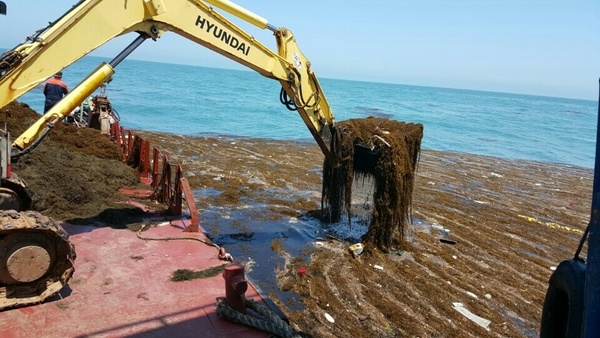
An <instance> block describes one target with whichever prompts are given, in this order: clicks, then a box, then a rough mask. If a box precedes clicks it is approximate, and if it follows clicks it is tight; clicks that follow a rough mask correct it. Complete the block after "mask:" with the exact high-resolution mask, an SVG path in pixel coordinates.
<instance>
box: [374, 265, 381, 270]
mask: <svg viewBox="0 0 600 338" xmlns="http://www.w3.org/2000/svg"><path fill="white" fill-rule="evenodd" d="M373 267H374V268H375V269H377V270H383V266H381V265H373Z"/></svg>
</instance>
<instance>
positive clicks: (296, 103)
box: [0, 0, 334, 309]
mask: <svg viewBox="0 0 600 338" xmlns="http://www.w3.org/2000/svg"><path fill="white" fill-rule="evenodd" d="M0 8H3V10H4V12H5V11H6V8H5V6H4V7H1V6H0ZM219 10H223V11H226V12H228V13H230V14H232V15H234V16H236V17H238V18H241V19H243V20H245V21H247V22H249V23H251V24H253V25H255V26H257V27H259V28H260V29H268V30H270V31H272V32H273V35H274V36H275V40H276V43H277V51H276V52H274V51H271V50H270V49H269V48H267V47H265V46H264V45H262V44H261V43H260V42H259V41H257V40H255V39H254V38H253V37H252V36H251V35H249V34H248V33H246V32H245V31H244V30H242V29H240V28H239V27H238V26H236V25H234V24H233V23H232V22H230V21H229V20H228V19H226V18H225V17H224V16H222V15H221V14H219ZM169 31H171V32H174V33H177V34H179V35H181V36H183V37H184V38H187V39H189V40H192V41H194V42H196V43H198V44H200V45H202V46H204V47H206V48H209V49H211V50H213V51H215V52H217V53H219V54H221V55H223V56H225V57H227V58H229V59H232V60H234V61H236V62H239V63H240V64H242V65H244V66H247V67H248V68H250V69H253V70H255V71H256V72H258V73H260V74H262V75H263V76H265V77H268V78H271V79H274V80H277V81H279V83H280V84H281V87H282V89H281V93H280V100H281V102H282V103H283V104H284V105H285V106H286V107H287V108H288V109H290V110H295V111H297V112H298V114H299V115H300V117H301V118H302V120H303V121H304V123H305V124H306V126H307V127H308V129H309V131H310V132H311V134H312V135H313V137H314V139H315V140H316V141H317V144H318V145H319V147H320V148H321V150H322V151H323V153H324V155H325V156H329V151H330V137H331V131H332V128H333V125H334V117H333V114H332V112H331V109H330V106H329V103H328V101H327V99H326V97H325V94H324V93H323V91H322V89H321V86H320V85H319V82H318V80H317V77H316V76H315V74H314V72H313V70H312V68H311V63H310V62H309V61H308V59H307V58H306V57H305V56H304V54H303V53H302V52H301V51H300V49H299V48H298V46H297V44H296V40H295V38H294V35H293V34H292V32H291V31H290V30H289V29H287V28H282V27H275V26H273V25H271V24H269V23H268V21H267V20H266V19H264V18H262V17H260V16H259V15H256V14H254V13H252V12H250V11H248V10H246V9H245V8H242V7H240V6H238V5H237V4H234V3H232V2H230V1H228V0H202V1H201V0H171V1H166V0H129V1H122V0H84V1H79V2H78V3H77V4H75V5H74V6H73V7H72V8H71V9H70V10H69V11H68V12H66V13H65V14H64V15H62V16H61V17H60V18H59V19H57V20H56V21H54V22H52V23H50V24H49V25H48V26H47V27H46V28H44V29H41V30H39V31H37V32H36V33H35V34H34V35H32V36H30V37H28V38H27V39H26V40H25V41H24V42H23V43H21V44H19V45H18V46H16V47H15V48H13V49H12V50H9V51H7V52H5V53H4V54H2V55H1V56H0V108H2V107H4V106H6V105H7V104H8V103H10V102H12V101H14V100H16V99H18V98H19V97H20V96H21V95H23V94H25V93H26V92H28V91H29V90H31V89H33V88H34V87H36V86H38V85H39V84H40V83H42V82H43V81H45V80H46V79H48V78H49V77H50V76H52V75H53V74H55V73H57V72H58V71H61V70H63V69H64V68H65V67H67V66H69V65H70V64H72V63H73V62H75V61H77V60H78V59H80V58H81V57H83V56H85V55H86V54H88V53H90V52H91V51H93V50H95V49H96V48H97V47H99V46H101V45H103V44H104V43H106V42H107V41H109V40H111V39H113V38H115V37H117V36H120V35H124V34H127V33H136V38H135V40H134V41H133V42H132V43H131V44H130V45H129V46H127V47H126V48H125V49H124V50H123V51H122V52H121V53H120V54H119V55H117V56H116V57H115V58H114V59H113V60H112V61H111V62H109V63H103V64H101V65H100V66H99V67H98V68H97V69H96V70H95V71H93V72H92V73H91V74H90V75H89V76H88V77H87V78H86V79H84V80H83V81H82V82H81V83H80V84H79V85H77V86H76V87H75V88H74V90H73V91H71V92H70V93H69V94H68V95H67V96H66V97H64V98H63V99H62V100H61V101H60V102H59V103H57V104H56V105H55V106H54V107H53V108H52V109H51V110H50V111H48V112H47V113H46V114H45V115H43V116H42V117H41V118H40V119H39V120H38V121H37V122H36V123H35V124H34V125H32V126H31V127H30V128H29V129H28V130H27V131H26V132H24V133H23V134H22V135H20V136H19V137H17V138H16V139H15V141H14V142H13V143H12V144H11V142H10V135H9V134H8V131H2V134H1V135H0V136H1V139H2V140H3V143H2V148H1V154H0V156H1V159H0V160H1V161H2V167H1V169H2V173H1V174H2V182H1V186H0V208H1V209H11V210H10V211H2V212H1V214H0V218H1V221H2V223H1V224H0V309H2V308H7V307H12V306H17V305H25V304H31V303H37V302H40V301H43V300H44V299H45V298H47V297H48V296H50V295H52V294H54V293H56V292H58V291H60V289H61V288H62V287H63V286H64V285H65V284H67V283H68V281H69V279H70V278H71V275H72V273H73V260H74V259H75V251H74V248H73V247H72V245H71V244H70V243H69V241H68V236H67V235H66V233H65V232H64V230H63V229H62V228H61V227H60V226H58V225H56V224H54V223H53V222H52V220H50V219H48V218H46V217H43V216H42V215H39V214H38V213H34V212H26V211H24V210H27V209H28V208H29V207H30V204H31V198H30V195H29V192H28V190H27V187H26V186H25V184H24V183H23V182H22V181H21V180H19V179H18V178H17V177H16V176H15V175H14V173H12V172H11V170H10V161H11V157H12V158H13V159H14V158H15V157H18V156H20V155H22V154H23V153H24V152H26V151H27V150H28V149H30V148H31V147H32V146H34V145H35V144H36V142H39V140H41V139H42V138H43V136H44V134H45V133H47V132H48V129H49V128H51V126H52V125H53V124H54V123H57V122H60V121H61V120H62V119H64V117H66V116H67V115H68V114H69V113H70V112H71V111H72V110H73V109H74V108H75V107H77V106H79V105H80V104H81V102H83V101H84V100H85V99H86V98H88V97H89V96H90V95H91V94H92V93H93V92H94V91H95V90H96V89H97V88H98V87H100V86H101V85H103V84H104V83H105V82H107V81H108V80H109V79H110V78H111V76H112V75H113V74H114V72H115V70H114V69H115V67H116V66H117V65H118V64H119V63H120V62H121V61H122V60H123V59H125V58H126V57H127V56H128V55H129V54H130V53H131V52H132V51H133V50H134V49H135V48H136V47H138V46H139V45H140V44H141V43H142V42H143V41H145V40H146V39H148V38H150V39H152V40H158V39H159V38H160V37H161V35H162V34H164V33H165V32H169ZM11 148H12V152H11ZM15 150H16V152H15ZM15 210H16V211H15Z"/></svg>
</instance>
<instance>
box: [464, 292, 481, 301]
mask: <svg viewBox="0 0 600 338" xmlns="http://www.w3.org/2000/svg"><path fill="white" fill-rule="evenodd" d="M467 295H469V296H471V297H473V298H475V299H479V297H477V295H476V294H474V293H473V292H471V291H467Z"/></svg>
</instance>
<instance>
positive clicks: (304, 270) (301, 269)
mask: <svg viewBox="0 0 600 338" xmlns="http://www.w3.org/2000/svg"><path fill="white" fill-rule="evenodd" d="M305 273H306V267H304V266H303V267H300V268H298V274H300V275H304V274H305Z"/></svg>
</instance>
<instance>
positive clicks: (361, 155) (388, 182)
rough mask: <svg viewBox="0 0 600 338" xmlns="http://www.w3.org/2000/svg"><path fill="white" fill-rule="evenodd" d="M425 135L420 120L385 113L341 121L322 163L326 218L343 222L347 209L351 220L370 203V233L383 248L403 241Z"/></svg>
mask: <svg viewBox="0 0 600 338" xmlns="http://www.w3.org/2000/svg"><path fill="white" fill-rule="evenodd" d="M422 138H423V125H421V124H413V123H404V122H399V121H394V120H388V119H380V118H365V119H353V120H347V121H342V122H338V123H337V124H336V125H335V126H334V128H333V133H332V141H331V149H330V156H328V157H327V158H326V159H325V163H324V166H323V201H322V208H323V216H324V219H325V220H327V221H330V222H339V221H340V220H341V218H342V216H343V215H344V212H345V213H346V214H347V217H348V222H350V218H351V216H352V215H353V214H354V215H360V216H363V215H364V213H365V211H364V209H365V206H366V205H367V204H369V207H370V208H371V209H372V210H369V212H370V215H368V216H370V218H371V222H370V225H369V231H368V232H367V234H366V235H365V236H366V238H367V239H369V240H371V242H372V243H373V244H375V245H376V246H378V247H379V248H380V249H381V250H382V251H388V250H389V249H390V248H389V247H390V244H399V243H400V242H401V241H402V234H403V231H402V229H403V227H404V225H405V223H406V221H407V219H408V211H409V208H410V205H411V203H412V191H413V182H414V173H415V170H416V167H417V162H418V159H419V153H420V149H421V139H422ZM353 190H354V191H353ZM365 190H370V191H365ZM359 194H362V196H361V197H360V198H357V196H353V195H359ZM398 227H400V230H398V229H397V228H398Z"/></svg>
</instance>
